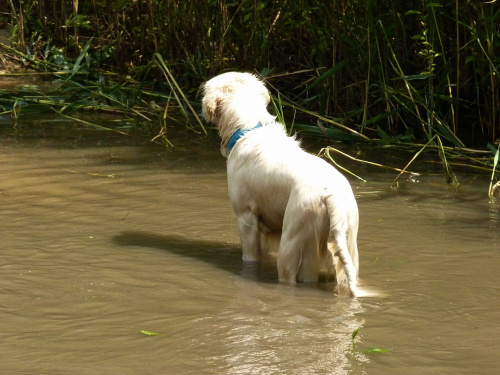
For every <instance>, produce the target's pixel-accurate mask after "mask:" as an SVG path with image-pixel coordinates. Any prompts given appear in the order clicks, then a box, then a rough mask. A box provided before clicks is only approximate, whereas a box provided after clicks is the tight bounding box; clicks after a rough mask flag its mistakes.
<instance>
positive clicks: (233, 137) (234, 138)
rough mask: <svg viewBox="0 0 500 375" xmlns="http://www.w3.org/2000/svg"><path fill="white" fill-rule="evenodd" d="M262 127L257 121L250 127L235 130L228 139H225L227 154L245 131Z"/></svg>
mask: <svg viewBox="0 0 500 375" xmlns="http://www.w3.org/2000/svg"><path fill="white" fill-rule="evenodd" d="M260 127H262V124H261V123H260V122H259V123H258V124H257V126H256V127H254V128H252V129H246V130H240V129H238V130H236V131H235V132H234V133H233V135H231V137H230V138H229V141H227V154H228V155H229V154H230V153H231V150H232V149H233V147H234V146H235V145H236V142H238V141H239V140H240V138H241V137H243V136H244V135H245V134H246V133H248V132H251V131H252V130H255V129H258V128H260Z"/></svg>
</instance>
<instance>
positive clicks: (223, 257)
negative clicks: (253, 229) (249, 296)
mask: <svg viewBox="0 0 500 375" xmlns="http://www.w3.org/2000/svg"><path fill="white" fill-rule="evenodd" d="M113 241H114V242H115V243H116V244H117V245H119V246H141V247H148V248H152V249H158V250H164V251H168V252H170V253H173V254H176V255H181V256H184V257H188V258H194V259H197V260H201V261H203V262H205V263H208V264H211V265H213V266H215V267H217V268H220V269H223V270H225V271H228V272H231V273H234V274H236V275H240V276H241V277H243V278H245V279H248V280H253V281H257V282H262V283H277V282H278V273H277V270H276V261H275V260H274V259H272V257H269V259H265V260H264V261H263V262H243V261H242V259H241V252H240V250H239V249H238V248H237V247H235V246H234V245H232V244H228V243H225V242H216V241H208V240H200V239H194V238H186V237H184V236H180V235H160V234H155V233H149V232H140V231H126V232H123V233H121V234H120V235H118V236H115V237H114V238H113Z"/></svg>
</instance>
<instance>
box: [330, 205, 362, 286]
mask: <svg viewBox="0 0 500 375" xmlns="http://www.w3.org/2000/svg"><path fill="white" fill-rule="evenodd" d="M325 204H326V207H327V211H328V216H329V218H330V229H329V234H328V250H329V251H330V253H331V256H332V257H333V266H334V267H335V272H336V279H337V283H338V284H341V283H342V282H344V281H345V280H346V279H347V283H348V285H349V290H350V292H351V295H353V296H354V295H356V285H357V279H358V274H359V256H358V245H357V235H358V226H359V216H358V206H357V204H356V200H355V199H354V197H352V199H350V197H349V198H347V199H345V200H339V199H334V197H333V195H328V196H326V199H325Z"/></svg>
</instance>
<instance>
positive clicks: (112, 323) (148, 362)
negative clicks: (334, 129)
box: [0, 126, 500, 375]
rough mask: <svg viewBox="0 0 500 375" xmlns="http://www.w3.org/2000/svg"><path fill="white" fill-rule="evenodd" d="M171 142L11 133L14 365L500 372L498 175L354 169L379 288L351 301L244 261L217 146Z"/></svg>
mask: <svg viewBox="0 0 500 375" xmlns="http://www.w3.org/2000/svg"><path fill="white" fill-rule="evenodd" d="M174 144H175V145H176V146H177V147H176V149H175V150H172V151H165V149H164V148H163V147H162V146H158V145H155V144H152V143H151V142H149V141H147V140H144V141H141V140H140V139H137V138H133V137H124V136H122V135H113V134H111V133H104V132H96V131H92V130H82V129H74V131H71V132H61V131H60V128H57V127H56V128H53V129H50V128H49V129H48V130H47V129H46V130H44V131H43V132H34V133H30V132H23V131H15V130H13V129H12V128H11V127H10V126H4V127H3V129H2V133H1V135H0V225H1V233H2V239H1V242H0V281H1V288H0V373H2V374H35V373H36V374H68V373H72V374H93V375H94V374H370V375H371V374H492V373H495V371H497V369H498V367H499V365H500V360H499V359H498V353H499V352H500V340H499V339H498V337H500V319H499V318H500V314H499V312H498V306H499V304H498V302H499V297H500V285H499V282H498V281H499V280H498V271H497V267H498V265H499V264H500V259H499V258H500V255H499V253H500V252H499V250H500V239H499V237H500V204H499V202H498V201H494V200H490V199H488V197H487V189H488V183H489V181H488V178H489V176H486V175H483V176H482V175H474V174H465V173H459V180H460V182H461V184H460V186H459V187H458V188H457V189H453V188H451V187H449V186H448V185H446V184H445V182H444V180H445V179H444V177H443V176H442V175H440V174H439V173H438V174H430V175H424V176H420V177H419V178H418V180H416V179H406V178H404V179H402V180H401V186H400V188H399V189H398V190H392V189H390V187H389V185H390V183H391V181H392V179H393V178H394V177H395V174H394V173H393V172H381V171H380V170H375V169H367V167H363V166H360V165H359V164H358V165H347V166H348V167H349V168H351V169H353V171H354V172H356V173H358V174H361V175H362V176H363V177H364V178H365V179H367V180H368V182H367V183H362V182H360V181H358V180H355V179H353V178H351V177H349V178H350V181H351V182H352V186H353V189H354V191H355V195H356V197H357V199H358V205H359V208H360V215H361V226H360V233H359V243H358V246H359V249H360V270H361V283H362V285H364V286H365V288H367V289H369V290H371V291H374V292H375V295H374V296H372V297H366V298H358V299H349V298H346V297H342V296H339V295H336V294H335V293H334V290H333V285H331V284H325V283H323V284H320V285H315V286H304V285H302V286H299V287H289V286H285V285H280V284H279V283H278V282H277V271H276V267H275V264H272V262H269V263H266V264H264V265H261V266H255V265H254V266H252V265H243V264H242V262H241V252H240V248H239V241H238V235H237V230H236V222H235V218H234V215H233V213H232V211H231V207H230V204H229V201H228V197H227V187H226V172H225V161H224V159H223V158H222V156H221V155H220V153H219V151H218V146H217V143H216V142H211V141H206V142H204V143H203V142H199V141H196V140H195V139H193V137H192V136H188V137H179V138H178V139H175V140H174ZM353 147H355V146H353ZM317 150H318V147H316V148H315V149H314V148H313V149H312V151H317ZM346 151H347V152H349V148H347V149H346ZM361 156H363V155H361ZM407 156H408V155H407ZM398 157H400V156H398ZM410 157H411V156H408V158H407V159H406V160H400V161H399V160H397V159H391V162H394V163H396V164H397V165H395V166H399V167H402V166H404V165H405V164H406V163H407V162H408V160H409V159H410ZM339 161H340V162H341V163H344V162H345V161H344V160H341V159H339ZM398 163H399V164H398ZM457 172H460V171H457ZM358 327H361V329H360V331H359V334H358V336H357V338H356V346H357V350H356V351H355V350H353V346H352V340H351V334H352V332H353V331H354V330H355V329H357V328H358ZM141 330H146V331H150V332H155V333H159V334H160V335H157V336H148V335H145V334H143V333H141ZM370 348H380V349H391V350H390V351H389V352H386V353H365V352H364V351H365V350H367V349H370Z"/></svg>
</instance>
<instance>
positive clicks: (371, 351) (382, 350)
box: [363, 348, 392, 354]
mask: <svg viewBox="0 0 500 375" xmlns="http://www.w3.org/2000/svg"><path fill="white" fill-rule="evenodd" d="M391 350H392V349H380V348H370V349H366V350H364V351H363V353H367V354H368V353H387V352H390V351H391Z"/></svg>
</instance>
